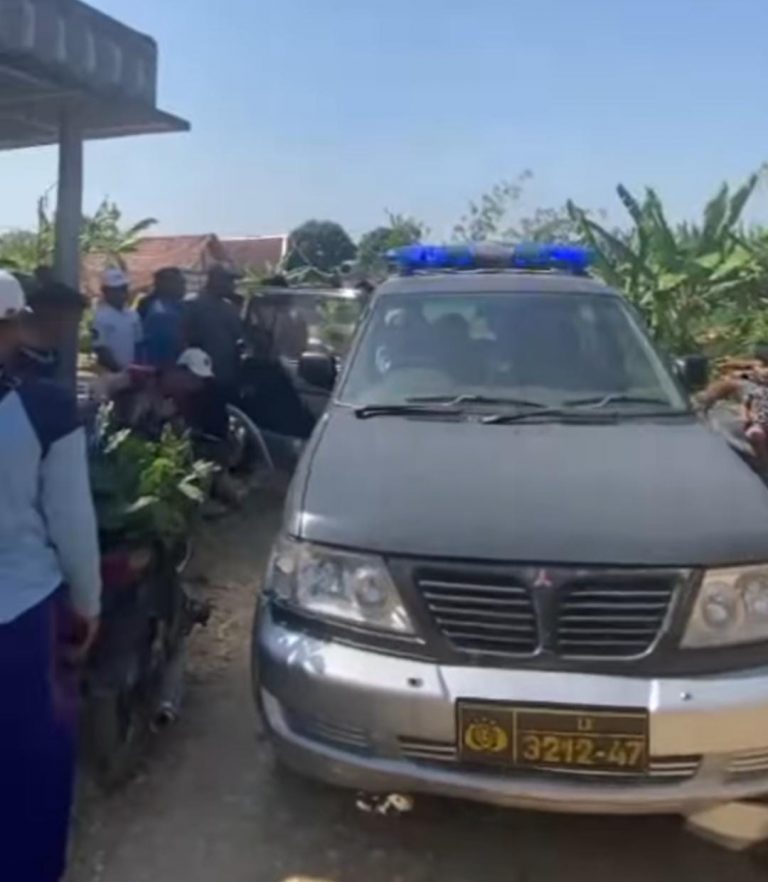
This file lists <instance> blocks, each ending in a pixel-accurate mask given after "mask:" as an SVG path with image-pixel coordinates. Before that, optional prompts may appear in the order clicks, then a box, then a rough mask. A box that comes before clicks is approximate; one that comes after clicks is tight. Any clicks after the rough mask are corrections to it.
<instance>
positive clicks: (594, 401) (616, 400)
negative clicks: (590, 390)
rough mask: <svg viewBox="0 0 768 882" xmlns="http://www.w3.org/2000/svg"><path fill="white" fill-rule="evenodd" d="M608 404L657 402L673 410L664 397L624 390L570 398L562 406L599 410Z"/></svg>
mask: <svg viewBox="0 0 768 882" xmlns="http://www.w3.org/2000/svg"><path fill="white" fill-rule="evenodd" d="M609 404H657V405H661V406H662V407H667V408H669V410H670V411H671V412H675V410H674V408H673V407H672V406H671V405H670V403H669V401H668V400H667V399H666V398H659V397H657V396H653V395H629V394H627V393H624V392H612V393H610V394H609V395H591V396H590V397H589V398H571V399H570V400H568V401H564V402H563V406H564V407H586V408H588V409H590V410H600V408H602V407H607V406H608V405H609Z"/></svg>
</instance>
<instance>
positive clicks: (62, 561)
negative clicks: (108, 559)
mask: <svg viewBox="0 0 768 882" xmlns="http://www.w3.org/2000/svg"><path fill="white" fill-rule="evenodd" d="M24 309H25V304H24V295H23V292H22V289H21V286H20V285H19V283H18V281H17V280H16V279H15V278H14V277H13V276H12V275H10V274H9V273H5V272H0V586H1V590H0V699H1V701H2V705H1V707H2V710H0V721H1V722H2V725H0V781H1V782H2V784H1V785H0V829H2V837H0V840H1V841H0V879H3V880H6V879H8V880H19V882H21V880H24V882H27V880H28V882H33V880H34V882H57V880H59V879H61V877H62V876H63V873H64V862H65V854H66V843H67V834H68V826H69V813H70V808H71V803H72V791H73V778H74V768H75V737H76V728H77V727H76V718H75V714H74V707H73V702H72V701H67V700H66V699H67V697H68V696H67V693H66V691H65V690H63V689H62V688H60V687H61V684H62V682H63V677H62V676H61V674H62V668H61V665H62V661H63V660H62V655H61V654H60V653H58V652H57V646H56V641H55V635H56V629H57V628H58V629H62V626H63V625H64V623H65V622H66V623H68V624H69V625H71V627H70V628H69V629H68V630H69V633H68V634H67V643H68V646H69V650H70V652H69V655H70V656H71V657H70V658H69V661H70V663H71V662H72V660H73V658H74V657H79V658H82V657H83V656H84V654H85V652H86V650H87V648H88V647H89V645H90V643H91V642H92V640H93V638H94V636H95V634H96V630H97V622H98V619H97V616H98V613H99V603H100V596H101V582H100V573H99V547H98V540H97V530H96V519H95V515H94V510H93V502H92V498H91V492H90V486H89V480H88V468H87V462H86V446H85V435H84V432H83V430H82V428H81V427H80V426H79V424H78V420H77V412H76V404H75V400H74V396H73V395H72V394H71V392H69V391H67V390H65V389H63V388H61V387H59V386H56V385H55V384H53V383H46V382H42V381H23V380H21V381H20V380H18V379H16V378H15V377H13V376H12V375H11V374H10V372H8V370H7V365H9V364H10V362H11V361H12V359H13V356H14V353H15V350H16V347H17V346H18V343H19V334H20V319H21V317H22V315H23V312H24Z"/></svg>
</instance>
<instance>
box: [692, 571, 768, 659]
mask: <svg viewBox="0 0 768 882" xmlns="http://www.w3.org/2000/svg"><path fill="white" fill-rule="evenodd" d="M760 640H768V566H757V567H734V568H732V569H723V570H709V571H707V573H705V575H704V580H703V581H702V583H701V588H699V596H698V597H697V598H696V603H695V605H694V607H693V611H692V612H691V617H690V619H689V621H688V627H687V628H686V630H685V634H684V636H683V643H682V645H683V646H685V647H689V648H696V647H704V646H729V645H732V644H737V643H756V642H758V641H760Z"/></svg>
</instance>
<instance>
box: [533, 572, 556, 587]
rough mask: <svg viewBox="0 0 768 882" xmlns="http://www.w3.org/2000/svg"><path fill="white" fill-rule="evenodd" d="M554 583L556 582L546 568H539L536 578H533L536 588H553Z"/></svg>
mask: <svg viewBox="0 0 768 882" xmlns="http://www.w3.org/2000/svg"><path fill="white" fill-rule="evenodd" d="M553 585H554V582H553V581H552V579H551V578H550V576H549V573H548V572H547V571H546V570H538V571H537V572H536V578H535V579H534V580H533V587H534V588H552V586H553Z"/></svg>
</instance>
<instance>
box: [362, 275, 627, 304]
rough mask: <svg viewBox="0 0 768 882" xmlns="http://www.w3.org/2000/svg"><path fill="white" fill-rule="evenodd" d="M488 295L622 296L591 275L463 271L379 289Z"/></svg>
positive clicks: (399, 280)
mask: <svg viewBox="0 0 768 882" xmlns="http://www.w3.org/2000/svg"><path fill="white" fill-rule="evenodd" d="M417 291H418V292H419V293H420V294H466V293H468V292H472V291H476V292H478V293H480V292H482V293H484V294H496V293H498V294H524V293H531V292H535V293H537V294H538V293H544V294H548V293H555V294H556V293H568V294H599V295H605V296H610V297H621V296H622V295H621V294H620V293H619V292H618V291H615V290H614V289H613V288H609V287H608V286H607V285H604V284H603V283H602V282H600V281H598V280H597V279H593V278H592V277H591V276H581V275H572V274H570V273H559V272H549V271H538V272H525V271H520V270H501V271H500V270H495V271H489V270H470V271H468V270H463V271H460V272H435V273H414V274H413V275H404V276H391V277H390V278H389V279H387V281H386V282H383V283H382V284H381V285H380V286H379V287H378V288H377V289H376V296H377V297H379V296H387V295H389V294H409V293H415V292H417Z"/></svg>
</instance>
